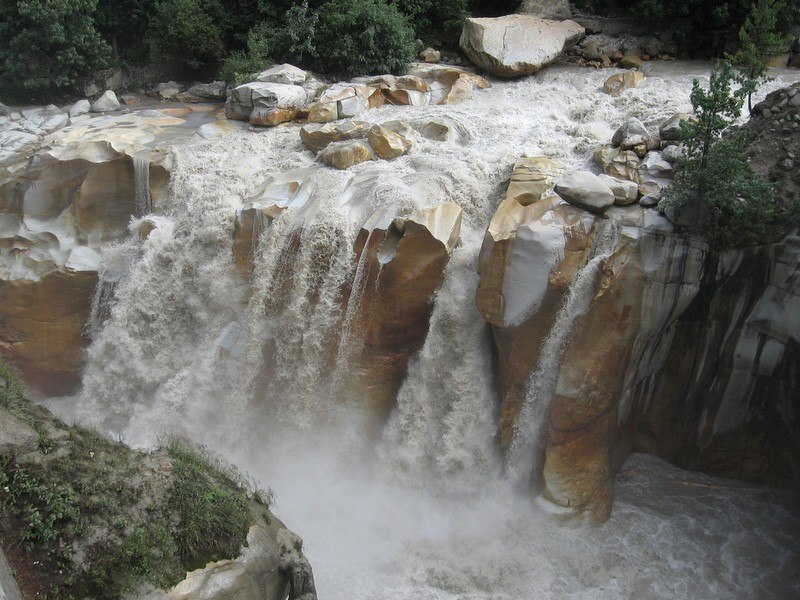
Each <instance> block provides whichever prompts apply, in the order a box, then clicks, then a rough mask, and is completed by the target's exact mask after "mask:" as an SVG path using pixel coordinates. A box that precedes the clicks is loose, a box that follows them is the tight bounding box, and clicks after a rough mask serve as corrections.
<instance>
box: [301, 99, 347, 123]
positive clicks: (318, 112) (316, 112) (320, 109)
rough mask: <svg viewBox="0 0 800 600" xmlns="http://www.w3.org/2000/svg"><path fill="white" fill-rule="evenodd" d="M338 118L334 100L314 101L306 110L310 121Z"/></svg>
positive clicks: (325, 120)
mask: <svg viewBox="0 0 800 600" xmlns="http://www.w3.org/2000/svg"><path fill="white" fill-rule="evenodd" d="M338 118H339V112H338V110H337V109H336V102H314V103H313V104H312V105H311V107H310V108H309V111H308V121H309V122H310V123H330V122H331V121H335V120H337V119H338Z"/></svg>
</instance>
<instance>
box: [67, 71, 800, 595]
mask: <svg viewBox="0 0 800 600" xmlns="http://www.w3.org/2000/svg"><path fill="white" fill-rule="evenodd" d="M702 68H703V69H704V70H705V72H706V73H707V65H704V66H703V67H702ZM651 69H652V72H651V73H650V74H649V75H650V76H649V77H648V78H647V79H646V80H645V81H644V82H643V83H642V84H641V85H640V86H639V87H637V88H635V89H632V90H629V91H627V92H625V93H624V94H622V95H621V96H619V97H611V96H608V95H606V94H603V93H602V92H601V91H600V87H601V85H602V82H603V80H604V79H605V78H606V77H607V76H608V75H609V74H610V72H609V71H603V70H598V71H591V70H586V69H578V68H572V67H564V68H553V69H548V70H546V71H544V72H543V73H541V74H540V75H539V76H537V77H536V78H528V79H525V80H520V81H517V82H497V83H496V84H495V87H494V88H492V89H491V90H486V91H479V92H476V94H475V97H474V98H473V99H472V100H470V101H468V102H465V103H463V104H460V105H457V106H430V107H420V108H405V107H384V108H382V109H379V110H373V111H370V112H368V113H366V114H365V115H363V117H362V118H364V119H366V120H370V121H373V122H384V121H388V120H393V119H408V120H414V121H418V120H422V121H429V120H431V119H447V120H449V121H450V122H452V123H453V126H454V127H455V129H456V130H457V131H458V132H460V134H459V135H458V136H455V137H456V139H453V140H451V141H446V142H437V141H433V140H428V139H424V138H420V139H419V140H417V142H416V144H415V146H414V148H413V149H412V151H411V152H410V153H409V154H408V155H406V156H404V157H401V158H399V159H396V160H393V161H391V162H386V161H374V162H368V163H363V164H361V165H357V166H355V167H353V168H352V169H350V171H349V172H339V171H334V170H333V169H329V168H324V167H321V166H319V165H315V164H314V157H313V156H312V155H311V153H310V152H308V151H306V150H305V149H304V148H303V147H302V146H301V144H300V141H299V136H298V129H299V127H298V126H297V125H293V124H289V125H285V126H279V127H275V128H272V129H269V130H266V131H263V132H245V131H239V132H236V133H233V134H230V135H227V136H224V137H221V138H219V139H216V140H213V141H202V142H200V141H198V143H196V144H193V145H190V146H186V147H181V148H180V149H177V150H175V152H174V168H173V172H172V179H171V190H170V191H171V193H170V201H169V204H168V206H166V208H165V209H164V212H163V213H162V214H160V215H159V216H158V217H157V218H156V219H155V223H156V228H155V229H154V230H153V231H152V232H151V233H150V235H149V236H148V238H147V239H146V240H145V241H144V242H142V243H140V242H138V241H137V239H135V238H134V237H131V239H129V240H128V241H126V242H124V243H122V244H120V245H117V246H114V247H111V248H108V249H106V250H105V251H104V258H103V261H104V266H103V269H104V271H103V272H104V273H107V274H108V281H109V282H111V281H113V286H112V287H111V291H110V292H109V293H107V294H106V293H105V292H102V293H101V295H103V297H101V298H98V302H97V304H98V306H97V307H96V310H95V313H96V315H97V317H96V319H93V323H94V322H96V324H95V326H93V330H92V335H93V343H92V346H91V348H90V349H89V363H88V367H87V370H86V375H85V378H84V388H83V392H82V395H81V397H80V398H79V409H80V410H79V413H80V417H81V419H82V420H85V421H89V422H93V423H95V424H97V425H99V426H100V427H101V428H103V429H104V430H106V431H109V432H112V433H115V434H118V435H122V437H123V438H125V439H126V440H127V441H130V442H132V443H135V444H143V445H147V444H152V443H154V442H155V441H156V440H158V439H159V438H160V437H163V436H165V435H172V434H183V435H187V436H189V437H192V438H193V439H195V440H197V441H199V442H201V443H204V444H206V445H207V446H209V447H211V448H212V449H214V450H216V451H218V452H220V453H223V454H225V455H226V456H227V457H229V458H231V459H232V460H233V461H234V462H235V463H236V464H238V465H240V466H241V467H243V468H245V469H247V470H249V471H250V472H251V474H252V475H253V476H254V477H256V479H257V480H258V481H259V482H260V483H261V484H262V485H264V486H271V487H272V488H273V489H274V490H275V492H276V496H277V501H278V503H277V507H276V511H277V513H278V514H279V515H280V516H281V517H282V518H284V519H285V520H286V522H287V524H288V525H289V526H290V527H292V528H294V529H295V530H296V531H297V532H298V533H299V534H300V535H301V536H302V537H303V538H304V539H305V542H306V550H307V553H308V556H309V558H310V560H311V562H312V564H313V566H314V569H315V573H316V577H317V588H318V589H319V591H320V597H321V598H323V599H330V598H333V599H338V598H343V599H344V598H347V599H353V598H365V599H366V598H370V599H382V598H386V599H390V598H391V599H397V598H415V599H420V598H423V599H426V598H430V599H437V600H438V599H440V598H442V599H444V598H474V599H482V600H488V599H490V598H492V599H500V598H548V597H550V598H563V597H574V598H618V597H632V598H675V597H687V598H688V597H712V596H723V597H748V598H749V597H753V596H757V597H770V596H771V597H775V598H780V597H789V596H787V595H785V594H784V593H783V592H794V591H797V590H796V589H794V588H792V587H791V585H794V584H792V583H786V582H787V581H789V580H788V579H787V577H788V576H789V575H796V574H797V565H796V564H793V563H791V562H790V561H791V560H792V556H795V557H796V553H797V550H798V548H797V542H796V538H792V537H791V536H790V535H789V531H790V530H791V529H792V528H794V529H795V530H796V528H797V523H798V516H797V514H796V512H795V513H790V512H789V511H788V508H786V506H787V504H786V503H784V502H783V499H784V497H783V496H781V495H779V494H778V495H775V494H773V495H770V494H767V493H766V492H764V493H762V492H760V491H756V492H748V491H746V490H742V489H741V488H740V487H738V486H736V485H729V484H727V483H725V484H724V485H723V486H722V487H691V486H687V485H683V484H674V485H673V483H672V482H671V481H670V478H671V477H673V476H677V475H675V473H677V471H676V470H675V469H673V468H671V467H668V466H665V465H664V464H663V463H660V462H659V461H655V459H649V458H641V459H638V460H639V461H640V462H641V461H644V462H643V463H642V464H644V465H645V466H644V467H643V469H644V471H643V474H642V475H641V476H636V477H633V478H631V479H630V480H629V481H624V482H621V483H620V484H619V485H618V486H617V501H616V506H615V512H614V516H613V517H612V520H611V521H610V522H609V523H608V524H606V525H604V526H602V527H599V528H596V529H592V530H584V529H576V530H573V529H563V528H559V527H557V526H555V525H553V524H551V523H549V522H548V521H547V520H546V519H545V518H544V517H543V516H542V515H540V514H539V513H538V512H536V510H535V509H534V507H533V504H532V501H531V499H530V498H527V497H524V496H522V497H520V496H518V495H517V493H516V492H515V491H514V489H513V488H514V486H513V485H511V484H510V483H509V481H508V480H507V479H504V478H503V477H502V476H501V475H500V474H499V470H500V469H499V465H498V462H499V461H498V457H497V452H496V445H495V440H494V435H495V431H494V424H495V422H496V410H497V399H496V397H495V392H494V384H493V382H492V379H491V378H492V365H491V352H490V343H489V339H488V336H489V332H488V330H487V326H486V325H485V323H484V322H483V320H482V319H481V318H480V315H479V314H478V312H477V309H476V308H475V303H474V294H475V289H476V286H477V272H476V266H477V256H478V251H479V248H480V243H481V239H482V236H483V232H484V231H485V228H486V225H487V223H488V220H489V218H490V216H491V214H492V212H493V210H494V208H495V206H496V205H497V203H498V201H499V199H500V197H502V193H503V191H504V184H505V182H506V180H507V179H508V177H509V175H510V173H511V169H512V166H513V164H514V162H515V161H516V160H517V159H518V158H519V157H520V156H523V155H540V154H543V155H546V156H548V157H551V158H554V159H556V160H559V161H561V162H562V163H563V164H564V166H565V167H566V168H567V169H572V168H578V167H582V168H585V167H586V166H587V164H588V159H589V156H590V155H591V153H592V152H593V151H594V150H595V149H596V148H597V147H598V146H600V145H602V144H605V143H607V142H608V140H609V139H610V137H611V135H612V133H613V131H614V129H615V128H616V127H617V126H618V125H620V124H621V123H623V122H624V121H625V120H626V119H628V118H629V117H632V116H636V117H639V118H641V119H643V120H644V121H645V122H646V123H647V124H648V125H651V126H653V125H657V124H658V123H659V122H660V121H662V120H664V119H666V118H667V117H669V116H671V115H672V114H673V113H675V112H679V111H687V110H689V109H690V106H689V102H688V94H689V90H690V88H691V80H692V78H693V76H695V75H700V74H701V73H703V71H702V70H701V68H700V67H699V66H698V67H695V66H690V67H688V70H687V67H686V66H680V65H675V64H669V65H655V66H653V67H651ZM794 77H795V78H797V77H796V75H795V76H794ZM781 83H782V82H781V81H777V82H773V83H771V84H769V86H767V87H766V88H765V89H763V90H762V93H766V92H767V91H769V90H770V89H774V88H775V87H778V86H779V85H780V84H781ZM309 167H310V168H309ZM293 173H297V174H301V175H302V178H303V189H306V190H307V191H308V195H307V197H305V196H304V197H303V198H302V201H298V202H296V203H295V204H292V203H291V202H290V203H288V208H287V209H286V210H285V211H284V212H283V214H282V215H280V216H279V217H278V218H277V219H275V220H274V221H273V222H272V223H271V224H270V225H269V226H268V227H266V228H265V229H264V231H263V233H262V235H261V237H260V238H259V239H258V240H257V242H255V243H256V247H257V249H256V261H255V270H254V274H253V283H252V286H251V287H250V288H248V286H247V284H245V282H244V281H243V279H242V278H241V276H240V275H239V274H238V272H237V271H236V269H235V268H234V267H233V264H232V258H231V250H232V232H233V223H234V217H235V213H236V211H237V210H238V209H240V208H242V207H243V206H244V205H245V203H246V202H247V200H248V199H249V198H250V197H251V196H252V195H253V194H254V192H255V191H256V190H257V188H258V187H259V185H260V184H261V183H262V182H263V181H265V180H268V179H269V178H270V177H275V176H281V177H283V176H287V177H288V176H290V175H292V174H293ZM298 176H300V175H298ZM444 202H456V203H457V204H459V206H461V207H462V209H463V211H464V223H463V227H462V232H463V233H462V241H461V246H460V247H458V248H457V249H456V250H455V251H454V252H453V256H452V259H451V261H450V264H449V265H448V267H447V272H446V276H445V281H444V284H443V285H442V288H441V289H440V290H439V292H438V294H437V296H436V304H435V307H434V312H433V316H432V318H431V325H430V332H429V335H428V338H427V339H426V341H425V344H424V346H423V348H422V350H421V352H420V353H419V355H418V356H417V357H416V358H415V359H414V360H413V361H412V363H411V364H410V366H409V374H408V377H407V379H406V381H405V383H404V385H403V387H402V389H401V391H400V394H399V398H398V404H397V409H396V410H395V412H394V414H393V415H392V416H391V418H390V420H389V422H388V424H387V425H386V428H385V431H384V433H383V435H382V436H381V439H380V441H379V443H378V448H377V450H376V448H375V447H374V446H373V445H372V442H371V441H368V440H367V439H366V438H365V437H364V436H363V431H362V430H361V429H360V426H359V424H360V416H359V415H358V414H355V413H354V411H353V409H351V408H349V407H348V403H347V399H346V398H344V399H343V398H337V397H336V393H335V389H336V388H337V387H338V384H337V382H336V381H332V374H333V373H336V374H337V375H336V377H339V378H344V377H347V376H348V375H349V370H348V368H347V360H348V357H349V356H350V351H351V350H352V349H353V347H354V346H356V345H357V344H359V343H360V340H358V339H357V335H356V331H357V329H356V328H353V327H350V326H349V325H348V323H347V319H348V314H349V315H354V314H357V308H358V306H357V305H349V306H348V305H343V302H342V288H343V285H345V284H349V282H351V281H352V280H353V278H354V277H355V278H356V285H355V286H354V292H353V293H351V294H350V302H352V303H358V302H359V299H361V298H363V297H364V296H365V295H366V294H369V293H371V290H370V289H366V288H364V286H362V285H360V284H359V281H358V280H359V279H362V280H364V281H366V280H368V277H366V274H365V273H363V269H364V267H363V265H362V266H361V270H362V272H361V273H360V274H359V264H358V262H357V257H355V256H354V254H353V252H352V247H353V242H354V240H355V237H356V235H357V233H358V230H359V228H360V227H361V225H362V224H363V223H364V221H365V220H366V219H367V218H369V216H370V215H372V214H373V213H374V212H375V211H376V210H378V209H383V210H385V211H387V214H389V215H390V216H391V215H403V214H407V213H409V212H411V211H413V210H415V209H418V208H424V207H430V206H434V205H437V204H440V203H444ZM602 254H603V253H602V249H601V250H600V251H598V253H597V255H596V258H598V259H600V258H601V257H602ZM593 260H594V259H593ZM590 264H591V265H593V264H594V263H590ZM587 268H588V267H587ZM592 268H593V267H592ZM587 273H588V271H587ZM104 278H105V275H104ZM586 279H587V281H588V280H590V279H591V278H590V277H588V275H587V278H586ZM362 288H364V289H362ZM343 331H344V333H345V335H341V334H342V332H343ZM265 374H268V376H265ZM346 387H347V386H342V389H346ZM376 455H377V456H376ZM638 464H639V463H637V465H638ZM637 468H639V467H638V466H637ZM681 476H683V475H681ZM702 481H711V480H706V479H703V480H702ZM713 485H715V486H716V485H718V484H717V483H713ZM794 500H796V498H794ZM792 553H795V554H794V555H793V554H792ZM767 556H769V557H770V559H771V560H770V562H769V564H767V560H766V558H765V557H767ZM798 580H800V578H798V577H795V578H794V580H793V581H794V582H796V581H798Z"/></svg>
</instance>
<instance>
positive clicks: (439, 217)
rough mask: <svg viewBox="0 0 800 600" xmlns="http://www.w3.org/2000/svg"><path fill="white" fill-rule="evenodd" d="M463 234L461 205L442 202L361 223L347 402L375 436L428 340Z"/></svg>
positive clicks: (373, 217)
mask: <svg viewBox="0 0 800 600" xmlns="http://www.w3.org/2000/svg"><path fill="white" fill-rule="evenodd" d="M460 233H461V208H460V207H459V206H458V205H456V204H443V205H440V206H436V207H434V208H430V209H420V210H417V211H415V212H414V213H412V214H410V215H408V216H405V217H396V218H393V219H388V220H387V219H386V216H385V211H383V210H380V211H378V212H377V213H375V214H374V215H373V216H372V217H371V218H370V219H368V220H367V222H366V223H365V224H364V225H363V226H362V228H361V230H360V231H359V234H358V237H357V239H356V243H355V248H354V251H355V253H356V256H358V264H359V269H360V273H361V277H360V278H358V280H356V281H354V282H353V288H352V289H351V291H350V296H351V298H352V297H355V296H357V297H358V300H359V301H358V307H357V311H355V312H352V313H351V314H350V319H351V322H350V323H349V324H348V326H349V327H351V328H353V329H354V330H355V331H353V332H352V335H354V336H355V337H356V338H357V339H361V340H363V344H362V345H361V347H360V348H359V349H358V351H357V352H356V353H355V354H354V355H352V356H349V357H348V359H349V362H348V365H349V369H350V370H351V372H352V373H354V374H355V376H350V377H349V378H348V384H347V389H346V390H343V391H345V392H346V397H350V398H360V399H362V400H361V401H362V402H363V403H364V404H365V407H366V408H367V409H368V414H369V416H370V419H371V420H372V424H373V426H374V427H373V430H374V431H378V430H379V428H380V426H381V425H382V424H383V423H384V422H385V420H386V418H387V417H388V415H389V412H390V410H391V409H392V408H393V407H394V403H395V400H396V398H397V392H398V390H399V389H400V385H401V384H402V382H403V379H404V378H405V376H406V372H407V369H408V361H409V360H410V359H411V357H413V356H414V355H415V354H416V353H417V352H418V351H419V349H420V348H421V347H422V344H423V343H424V341H425V336H426V334H427V332H428V323H429V321H430V315H431V312H432V310H433V303H432V300H433V296H434V294H435V292H436V290H437V289H439V287H440V286H441V284H442V281H443V280H444V271H445V267H446V266H447V263H448V261H449V260H450V254H451V252H452V250H453V248H455V246H456V244H457V243H458V241H459V238H460Z"/></svg>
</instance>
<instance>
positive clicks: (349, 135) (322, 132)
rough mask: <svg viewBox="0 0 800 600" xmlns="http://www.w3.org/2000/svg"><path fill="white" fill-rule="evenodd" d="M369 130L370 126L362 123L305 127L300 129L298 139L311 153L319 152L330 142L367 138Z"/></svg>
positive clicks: (352, 122) (353, 122)
mask: <svg viewBox="0 0 800 600" xmlns="http://www.w3.org/2000/svg"><path fill="white" fill-rule="evenodd" d="M369 128H370V124H369V123H365V122H363V121H345V122H344V123H339V124H333V123H328V124H325V125H317V124H312V125H305V126H303V127H301V128H300V139H301V140H302V141H303V144H305V146H306V148H308V149H309V150H311V151H313V152H319V151H320V150H322V149H323V148H325V146H327V145H328V144H330V143H331V142H340V141H343V140H353V139H358V138H364V137H367V132H368V131H369Z"/></svg>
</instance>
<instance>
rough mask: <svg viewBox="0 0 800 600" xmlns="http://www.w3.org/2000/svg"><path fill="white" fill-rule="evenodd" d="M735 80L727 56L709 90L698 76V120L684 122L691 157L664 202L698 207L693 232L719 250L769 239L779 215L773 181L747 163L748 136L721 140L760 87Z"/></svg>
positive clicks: (665, 206) (693, 98)
mask: <svg viewBox="0 0 800 600" xmlns="http://www.w3.org/2000/svg"><path fill="white" fill-rule="evenodd" d="M735 81H736V75H735V74H734V72H733V68H732V66H731V64H730V63H729V62H727V61H722V62H719V63H717V64H716V65H715V66H714V68H713V70H712V71H711V76H710V79H709V87H708V90H706V89H704V88H703V87H702V86H701V85H700V83H699V82H698V81H697V80H695V82H694V84H693V86H692V92H691V96H690V99H691V102H692V106H693V107H694V110H695V115H696V119H695V120H688V121H683V122H682V123H681V129H682V130H683V135H684V144H685V147H686V157H685V158H684V159H683V160H681V161H680V162H679V164H678V167H679V169H678V173H677V175H676V177H675V180H674V181H673V183H672V186H670V187H669V188H668V189H667V191H666V192H665V194H664V197H663V199H662V201H661V203H660V204H659V208H661V209H662V210H665V209H668V208H670V207H672V208H674V209H676V210H693V211H694V214H695V215H696V216H697V217H698V218H696V219H695V222H694V224H693V229H694V231H695V232H696V233H698V234H701V235H703V236H704V237H705V238H706V239H707V240H708V241H709V243H710V244H711V246H712V247H714V248H718V249H721V248H730V247H743V246H752V245H755V244H759V243H764V241H765V236H766V237H767V238H768V237H769V234H770V233H771V231H772V230H773V229H774V226H775V220H776V215H777V208H776V205H775V202H774V198H773V195H774V193H773V189H772V185H771V184H770V183H769V182H768V181H766V180H765V179H764V178H763V177H762V176H760V175H759V174H757V173H755V172H753V171H752V169H750V167H749V165H748V164H747V160H746V158H745V154H744V153H745V149H746V147H747V142H748V137H747V135H746V134H745V133H744V132H736V133H735V134H733V135H729V136H728V137H726V138H724V139H722V134H723V132H724V130H725V129H726V128H727V127H728V126H729V125H730V124H731V123H732V122H733V120H734V119H737V118H738V117H739V116H740V115H741V110H742V103H743V101H744V98H745V96H746V95H747V94H749V93H751V92H752V91H753V90H754V89H755V87H754V85H755V84H754V83H752V82H751V83H750V84H749V85H747V86H741V87H738V88H736V89H734V87H733V84H734V82H735Z"/></svg>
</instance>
